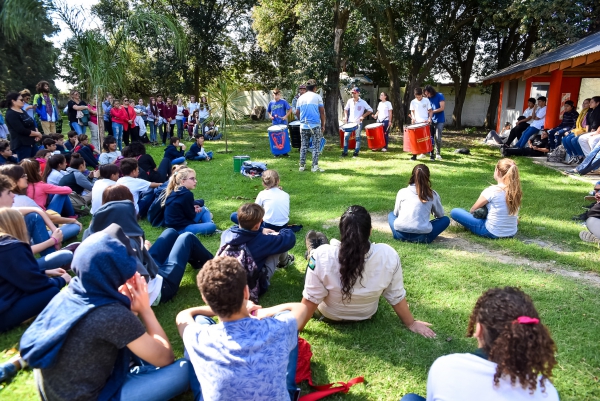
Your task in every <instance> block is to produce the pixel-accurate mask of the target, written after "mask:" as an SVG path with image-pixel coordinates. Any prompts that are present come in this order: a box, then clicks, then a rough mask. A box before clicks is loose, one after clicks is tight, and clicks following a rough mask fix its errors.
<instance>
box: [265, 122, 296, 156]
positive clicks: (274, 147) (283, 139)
mask: <svg viewBox="0 0 600 401" xmlns="http://www.w3.org/2000/svg"><path fill="white" fill-rule="evenodd" d="M267 131H268V133H269V143H270V145H271V153H273V156H280V155H284V154H287V153H289V152H290V151H291V150H292V147H291V146H290V136H289V135H288V127H287V125H272V126H270V127H269V129H268V130H267Z"/></svg>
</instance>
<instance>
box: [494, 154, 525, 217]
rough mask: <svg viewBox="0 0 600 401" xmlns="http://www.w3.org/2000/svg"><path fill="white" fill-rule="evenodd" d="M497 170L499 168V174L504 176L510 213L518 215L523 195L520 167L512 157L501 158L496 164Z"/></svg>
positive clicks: (503, 180)
mask: <svg viewBox="0 0 600 401" xmlns="http://www.w3.org/2000/svg"><path fill="white" fill-rule="evenodd" d="M496 170H498V174H499V175H500V176H501V177H502V182H503V183H504V185H505V188H504V192H506V206H507V207H508V213H509V214H510V215H511V216H516V215H517V213H519V208H520V207H521V198H522V197H523V191H521V178H520V177H519V168H518V167H517V165H516V163H515V162H514V161H513V160H511V159H500V161H498V164H497V165H496Z"/></svg>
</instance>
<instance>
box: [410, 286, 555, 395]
mask: <svg viewBox="0 0 600 401" xmlns="http://www.w3.org/2000/svg"><path fill="white" fill-rule="evenodd" d="M467 336H469V337H474V338H475V339H476V340H477V350H475V352H472V353H457V354H450V355H445V356H442V357H439V358H438V359H436V360H435V362H434V363H433V365H431V368H430V369H429V375H428V377H427V400H444V401H480V400H486V401H558V399H559V397H558V392H557V391H556V388H554V386H553V385H552V383H551V382H550V378H551V377H552V370H553V369H554V367H555V366H556V364H557V361H556V357H555V355H556V344H555V343H554V341H553V340H552V337H551V336H550V333H549V332H548V329H547V328H546V326H545V325H544V324H543V323H542V322H541V319H540V315H539V314H538V312H537V310H536V309H535V306H534V305H533V301H532V300H531V298H530V297H529V296H528V295H527V294H525V293H524V292H522V291H521V290H520V289H518V288H514V287H504V288H492V289H490V290H487V291H486V292H484V293H483V294H482V295H481V296H480V297H479V299H478V300H477V302H476V303H475V308H474V309H473V312H472V313H471V317H470V319H469V325H468V328H467ZM401 401H425V398H424V397H421V396H419V395H416V394H406V395H405V396H404V397H402V399H401Z"/></svg>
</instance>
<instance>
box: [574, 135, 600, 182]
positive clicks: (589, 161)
mask: <svg viewBox="0 0 600 401" xmlns="http://www.w3.org/2000/svg"><path fill="white" fill-rule="evenodd" d="M599 165H600V143H598V144H597V145H596V146H594V149H592V151H591V152H590V153H589V154H588V155H587V156H586V157H585V159H583V161H582V162H581V164H580V165H579V166H577V167H575V170H577V172H578V173H579V174H581V175H586V174H587V173H589V172H591V171H592V170H595V169H597V168H598V167H600V166H599Z"/></svg>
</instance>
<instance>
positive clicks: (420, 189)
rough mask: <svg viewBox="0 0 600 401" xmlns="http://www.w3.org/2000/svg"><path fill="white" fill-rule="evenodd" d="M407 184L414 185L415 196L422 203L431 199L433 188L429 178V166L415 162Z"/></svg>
mask: <svg viewBox="0 0 600 401" xmlns="http://www.w3.org/2000/svg"><path fill="white" fill-rule="evenodd" d="M408 184H409V185H413V184H414V185H415V188H416V190H417V196H418V197H419V200H420V201H421V202H423V203H425V202H428V201H431V200H433V190H432V189H431V181H430V180H429V167H427V166H426V165H424V164H417V165H416V166H415V167H413V170H412V174H411V175H410V180H409V181H408Z"/></svg>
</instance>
